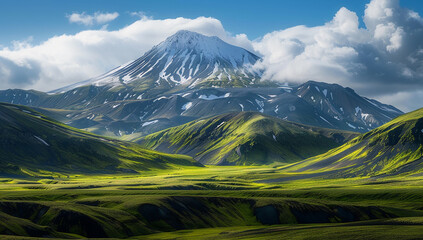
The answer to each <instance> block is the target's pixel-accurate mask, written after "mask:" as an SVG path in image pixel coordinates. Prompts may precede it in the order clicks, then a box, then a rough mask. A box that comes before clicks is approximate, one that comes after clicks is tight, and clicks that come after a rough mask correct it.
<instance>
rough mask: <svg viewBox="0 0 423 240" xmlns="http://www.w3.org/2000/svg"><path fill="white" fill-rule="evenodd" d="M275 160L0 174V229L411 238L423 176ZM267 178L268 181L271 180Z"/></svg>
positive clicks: (418, 231)
mask: <svg viewBox="0 0 423 240" xmlns="http://www.w3.org/2000/svg"><path fill="white" fill-rule="evenodd" d="M313 176H314V175H312V174H310V175H309V176H304V175H301V174H297V173H288V172H284V170H283V166H276V165H275V166H266V167H264V166H263V167H259V166H250V167H248V166H246V167H243V166H207V167H206V168H195V167H184V168H179V169H172V170H156V171H150V172H146V173H143V174H137V175H135V174H132V175H129V174H128V175H92V176H90V175H71V176H69V177H66V178H54V179H39V178H32V179H31V178H26V179H12V178H2V179H0V212H1V214H0V219H1V220H2V221H0V234H3V235H4V236H3V237H6V236H7V237H10V236H11V235H19V236H33V237H58V238H74V237H110V238H138V239H212V238H214V239H216V238H218V239H231V238H234V239H280V238H282V237H285V238H289V239H322V238H324V239H339V238H343V239H357V238H362V237H366V239H380V238H383V239H398V238H401V239H419V238H423V235H422V232H423V231H422V230H423V211H422V210H423V201H422V200H421V199H423V184H422V181H423V177H420V176H414V177H413V176H411V177H410V176H407V177H386V178H370V177H364V178H350V179H325V178H322V177H314V178H313ZM275 179H276V180H275Z"/></svg>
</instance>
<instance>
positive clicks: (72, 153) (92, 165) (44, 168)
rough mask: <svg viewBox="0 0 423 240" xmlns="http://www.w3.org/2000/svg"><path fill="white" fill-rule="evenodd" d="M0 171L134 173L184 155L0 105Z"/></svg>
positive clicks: (187, 161)
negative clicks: (172, 153)
mask: <svg viewBox="0 0 423 240" xmlns="http://www.w3.org/2000/svg"><path fill="white" fill-rule="evenodd" d="M0 136H1V137H0V175H3V176H4V175H12V176H13V175H31V176H40V175H51V173H63V174H68V173H119V172H121V173H136V172H137V171H142V170H149V169H165V168H171V167H172V166H176V165H188V166H199V165H200V164H199V163H197V162H195V161H194V160H193V159H192V158H190V157H188V156H181V155H170V154H164V153H159V152H155V151H151V150H146V149H144V148H142V147H140V146H138V145H137V144H134V143H127V142H123V141H117V140H112V139H107V138H102V137H99V136H97V135H93V134H90V133H86V132H83V131H80V130H77V129H74V128H70V127H68V126H66V125H64V124H61V123H58V122H56V121H54V120H52V119H50V118H48V117H46V116H44V115H42V114H40V113H38V112H36V111H34V110H32V109H30V108H27V107H23V106H18V105H11V104H0Z"/></svg>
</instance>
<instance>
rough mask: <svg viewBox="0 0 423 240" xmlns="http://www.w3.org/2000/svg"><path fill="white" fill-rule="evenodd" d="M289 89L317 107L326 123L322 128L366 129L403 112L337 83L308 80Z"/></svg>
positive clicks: (385, 121) (362, 130)
mask: <svg viewBox="0 0 423 240" xmlns="http://www.w3.org/2000/svg"><path fill="white" fill-rule="evenodd" d="M292 92H293V93H294V94H296V95H297V96H298V97H300V98H302V99H303V100H305V101H307V103H309V104H310V105H312V106H313V108H314V109H317V110H319V111H318V113H319V118H321V119H322V120H323V121H325V122H326V123H327V124H326V125H322V126H324V127H330V128H337V129H349V130H353V131H359V132H366V131H369V130H371V129H373V128H375V127H379V126H381V125H383V124H385V123H387V122H389V121H390V120H392V119H393V118H395V117H398V116H399V115H401V114H403V112H402V111H401V110H399V109H397V108H395V107H393V106H390V105H386V104H382V103H380V102H378V101H376V100H374V99H369V98H366V97H361V96H359V95H358V94H357V93H356V92H355V91H354V90H353V89H351V88H344V87H342V86H340V85H338V84H327V83H322V82H315V81H309V82H307V83H305V84H302V85H300V86H298V87H296V88H294V89H293V91H292Z"/></svg>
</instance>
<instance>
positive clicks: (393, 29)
mask: <svg viewBox="0 0 423 240" xmlns="http://www.w3.org/2000/svg"><path fill="white" fill-rule="evenodd" d="M363 20H364V23H365V28H359V18H358V17H357V15H356V13H354V12H351V11H349V10H348V9H346V8H341V9H340V10H339V11H338V12H337V13H336V15H335V16H334V18H333V19H332V21H330V22H328V23H326V24H324V25H323V26H318V27H311V28H309V27H306V26H296V27H293V28H289V29H284V30H280V31H274V32H272V33H269V34H266V35H265V36H264V37H263V38H262V39H260V40H258V41H256V42H254V43H253V45H254V48H255V49H256V50H257V51H258V52H260V53H261V54H262V55H263V62H262V63H261V64H260V65H259V66H258V67H259V68H262V69H263V70H264V71H265V76H264V77H265V78H268V79H273V80H278V81H286V82H297V83H300V82H304V81H306V80H308V79H313V80H317V81H324V82H331V83H339V84H342V85H344V86H350V87H352V88H353V89H355V90H357V92H359V93H360V94H364V95H367V96H370V97H375V98H378V99H383V100H384V101H385V102H388V103H390V104H394V105H396V106H398V107H401V108H402V109H404V110H411V109H415V108H420V107H423V105H422V104H420V103H419V102H416V101H414V100H415V99H422V97H420V95H419V94H421V91H416V89H419V90H423V78H422V77H423V19H422V18H421V17H420V16H419V14H418V13H416V12H414V11H412V10H409V9H405V8H401V7H400V5H399V1H398V0H372V1H371V2H370V3H369V4H367V5H366V9H365V14H364V18H363Z"/></svg>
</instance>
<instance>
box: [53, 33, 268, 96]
mask: <svg viewBox="0 0 423 240" xmlns="http://www.w3.org/2000/svg"><path fill="white" fill-rule="evenodd" d="M259 59H260V58H259V57H258V56H256V55H254V54H253V53H251V52H249V51H247V50H245V49H243V48H240V47H237V46H233V45H230V44H228V43H226V42H224V41H223V40H221V39H220V38H218V37H216V36H205V35H202V34H199V33H196V32H191V31H186V30H182V31H178V32H177V33H175V34H174V35H172V36H170V37H168V38H167V39H166V40H165V41H163V42H161V43H160V44H158V45H156V46H154V47H153V48H152V49H151V50H149V51H148V52H146V53H145V54H144V55H143V56H142V57H140V58H138V59H136V60H135V61H132V62H129V63H127V64H124V65H122V66H119V67H117V68H114V69H113V70H111V71H109V72H107V73H105V74H103V75H100V76H98V77H96V78H93V79H90V80H88V81H84V82H81V84H83V85H87V84H93V85H95V86H118V85H122V84H124V85H127V84H136V83H137V82H138V81H145V80H150V81H149V82H153V84H154V86H151V87H155V86H161V85H163V84H164V85H165V86H175V85H179V84H183V85H186V86H188V87H194V86H198V85H199V86H209V87H215V86H218V87H230V86H232V84H234V83H236V84H238V85H239V83H242V84H244V85H245V86H247V85H250V84H252V83H254V82H255V81H257V80H259V79H260V76H261V73H260V72H258V71H256V70H254V68H253V67H252V66H253V65H254V64H255V63H256V62H257V61H258V60H259ZM151 80H153V81H151ZM78 86H79V85H78ZM64 89H65V88H62V89H61V91H63V90H64ZM69 90H70V89H69Z"/></svg>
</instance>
